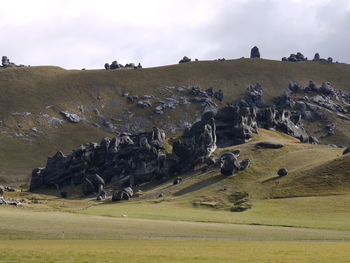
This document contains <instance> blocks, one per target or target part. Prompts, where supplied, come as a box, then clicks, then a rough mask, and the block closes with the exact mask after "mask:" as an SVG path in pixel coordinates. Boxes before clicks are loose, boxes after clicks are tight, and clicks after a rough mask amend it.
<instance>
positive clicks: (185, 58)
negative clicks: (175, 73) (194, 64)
mask: <svg viewBox="0 0 350 263" xmlns="http://www.w3.org/2000/svg"><path fill="white" fill-rule="evenodd" d="M187 62H191V59H190V58H189V57H186V56H184V57H183V58H182V59H181V60H180V61H179V63H187Z"/></svg>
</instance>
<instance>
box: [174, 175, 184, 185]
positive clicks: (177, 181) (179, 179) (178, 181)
mask: <svg viewBox="0 0 350 263" xmlns="http://www.w3.org/2000/svg"><path fill="white" fill-rule="evenodd" d="M181 182H182V177H180V176H178V177H176V178H175V179H174V181H173V185H176V184H179V183H181Z"/></svg>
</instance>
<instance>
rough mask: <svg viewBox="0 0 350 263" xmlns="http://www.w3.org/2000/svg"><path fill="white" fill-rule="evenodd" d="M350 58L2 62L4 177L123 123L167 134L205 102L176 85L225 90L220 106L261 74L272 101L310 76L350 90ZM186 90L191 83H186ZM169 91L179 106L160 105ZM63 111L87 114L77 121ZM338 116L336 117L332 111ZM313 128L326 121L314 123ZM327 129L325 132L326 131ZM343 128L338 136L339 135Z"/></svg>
mask: <svg viewBox="0 0 350 263" xmlns="http://www.w3.org/2000/svg"><path fill="white" fill-rule="evenodd" d="M349 76H350V66H349V65H346V64H341V63H317V62H300V63H291V62H280V61H272V60H263V59H238V60H227V61H199V62H192V63H183V64H179V65H171V66H164V67H157V68H147V69H142V70H130V69H121V70H108V71H106V70H64V69H62V68H58V67H49V66H47V67H27V68H7V69H2V70H0V92H1V94H2V95H1V96H0V118H1V123H0V124H1V125H0V129H1V135H0V145H1V146H0V147H1V151H0V180H1V181H3V182H11V183H15V182H17V183H23V182H24V181H27V180H28V176H29V174H30V171H31V168H33V167H35V166H42V165H44V163H45V160H46V158H47V156H48V155H52V154H54V153H55V152H56V151H58V150H63V151H64V152H68V151H70V150H71V149H72V148H74V147H77V146H78V145H80V144H82V143H85V142H88V141H99V140H100V139H101V138H102V137H104V136H112V135H113V133H114V132H116V131H141V130H147V129H150V128H151V127H153V126H158V127H159V126H160V127H161V128H164V129H165V130H166V131H167V133H168V134H172V133H176V131H180V130H182V129H183V128H184V127H185V126H186V125H188V123H192V122H193V121H194V120H195V119H197V118H198V117H199V116H200V115H201V112H202V111H203V107H202V106H201V105H200V104H198V103H186V101H187V102H190V99H191V98H190V97H188V96H187V95H188V94H187V93H186V92H185V93H184V91H181V90H180V89H176V88H172V87H191V86H200V87H202V88H203V89H206V88H210V87H212V88H213V89H214V91H217V90H220V89H221V90H222V91H223V93H224V100H223V101H222V102H220V101H218V100H215V101H214V102H215V104H217V105H218V106H219V107H220V106H223V105H225V104H226V103H231V102H233V101H235V100H237V99H238V98H239V97H241V96H242V95H243V94H244V92H245V90H246V87H247V86H248V85H250V84H254V83H257V82H259V83H260V84H262V86H263V91H264V99H265V100H266V101H267V102H271V101H272V99H273V97H275V96H278V95H281V94H282V93H283V92H284V90H285V89H286V88H287V87H288V83H289V82H290V81H292V80H293V81H297V82H299V83H301V84H304V85H305V84H307V83H308V81H309V80H313V81H315V82H316V84H318V85H321V84H322V83H323V82H325V81H329V82H331V83H332V85H333V87H335V88H337V89H342V90H350V81H349V79H350V77H349ZM185 91H186V90H185ZM125 93H128V94H129V96H130V95H132V96H139V98H141V97H142V96H144V95H146V97H148V96H150V97H151V99H150V101H151V102H152V107H150V108H140V107H137V105H136V103H131V102H130V101H129V100H128V99H127V97H125V96H123V94H124V95H125ZM169 98H173V99H174V98H175V99H177V100H179V98H180V99H183V98H185V103H182V104H181V103H179V104H176V105H175V106H176V109H175V110H174V109H167V110H164V114H157V113H155V110H154V108H155V107H156V106H157V105H158V104H159V103H160V102H164V100H165V101H166V100H167V99H169ZM60 111H67V112H69V113H75V114H77V115H79V117H81V118H82V120H83V121H80V122H79V123H70V122H69V121H67V120H65V119H64V117H63V116H62V115H61V114H60ZM332 118H333V117H332ZM334 122H335V123H339V125H336V136H333V137H327V138H325V139H324V141H325V142H326V143H336V144H346V143H348V142H349V138H348V135H347V134H348V128H350V127H349V125H348V123H347V122H348V121H346V120H339V119H338V118H336V117H335V119H334ZM111 127H113V128H111ZM307 128H308V129H309V130H311V131H312V132H313V133H314V134H317V133H318V134H319V133H320V124H317V123H311V124H310V125H309V126H307ZM321 133H322V132H321ZM337 135H339V136H337Z"/></svg>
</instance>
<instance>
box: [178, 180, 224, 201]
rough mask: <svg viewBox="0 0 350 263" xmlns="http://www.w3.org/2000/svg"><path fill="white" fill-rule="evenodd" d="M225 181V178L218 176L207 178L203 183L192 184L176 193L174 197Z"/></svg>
mask: <svg viewBox="0 0 350 263" xmlns="http://www.w3.org/2000/svg"><path fill="white" fill-rule="evenodd" d="M223 179H225V177H224V176H222V175H217V176H214V177H210V178H207V179H205V180H203V181H200V182H197V183H195V184H192V185H190V186H188V187H186V188H184V189H181V190H180V191H178V192H176V193H174V194H173V195H174V196H181V195H184V194H188V193H190V192H194V191H198V190H200V189H202V188H205V187H207V186H209V185H212V184H215V183H218V182H220V181H221V180H223Z"/></svg>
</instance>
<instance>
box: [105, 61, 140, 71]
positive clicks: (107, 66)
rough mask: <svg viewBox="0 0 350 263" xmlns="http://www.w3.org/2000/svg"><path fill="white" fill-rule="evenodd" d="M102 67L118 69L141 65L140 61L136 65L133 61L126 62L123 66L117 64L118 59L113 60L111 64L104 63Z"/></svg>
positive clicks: (137, 67)
mask: <svg viewBox="0 0 350 263" xmlns="http://www.w3.org/2000/svg"><path fill="white" fill-rule="evenodd" d="M104 68H105V69H106V70H109V69H119V68H133V69H142V66H141V63H139V64H138V65H137V66H136V65H135V63H127V64H125V66H123V65H122V64H119V63H118V61H116V60H115V61H113V62H112V63H111V64H109V63H105V65H104Z"/></svg>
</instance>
